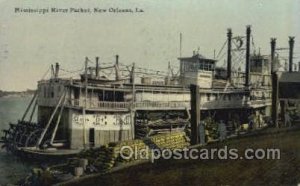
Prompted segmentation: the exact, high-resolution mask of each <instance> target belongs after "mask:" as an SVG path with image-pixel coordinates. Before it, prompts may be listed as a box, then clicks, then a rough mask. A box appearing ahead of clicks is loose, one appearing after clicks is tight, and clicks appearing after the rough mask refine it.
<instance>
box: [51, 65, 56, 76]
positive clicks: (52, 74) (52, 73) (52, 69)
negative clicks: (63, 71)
mask: <svg viewBox="0 0 300 186" xmlns="http://www.w3.org/2000/svg"><path fill="white" fill-rule="evenodd" d="M54 76H55V73H54V67H53V65H52V64H51V78H53V77H54Z"/></svg>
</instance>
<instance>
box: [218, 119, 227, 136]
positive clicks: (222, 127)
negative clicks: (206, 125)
mask: <svg viewBox="0 0 300 186" xmlns="http://www.w3.org/2000/svg"><path fill="white" fill-rule="evenodd" d="M218 130H219V134H220V141H223V140H225V139H226V136H227V131H226V125H225V123H224V122H223V120H221V121H220V123H219V126H218Z"/></svg>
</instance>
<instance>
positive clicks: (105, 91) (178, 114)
mask: <svg viewBox="0 0 300 186" xmlns="http://www.w3.org/2000/svg"><path fill="white" fill-rule="evenodd" d="M243 38H244V40H245V41H246V47H245V48H241V50H243V54H245V71H243V72H242V71H241V70H232V69H233V68H232V51H233V49H232V48H234V47H232V43H233V40H234V39H236V38H235V37H233V36H232V32H231V30H230V29H228V33H227V42H226V43H227V48H228V50H227V69H225V68H219V67H217V66H216V64H217V60H216V59H209V58H206V57H204V56H202V55H201V54H199V53H197V52H194V53H193V55H192V56H191V57H179V58H178V60H179V71H178V73H177V74H174V73H172V70H171V67H170V66H169V68H168V73H167V74H164V75H160V74H159V73H158V72H155V71H150V70H149V71H146V72H147V73H145V72H144V71H142V68H138V67H137V66H136V65H135V64H132V65H124V64H122V63H119V56H118V55H117V56H116V58H115V62H114V64H112V65H105V63H102V62H101V61H100V59H99V58H98V57H96V58H95V61H91V60H89V59H88V58H86V61H85V68H84V72H83V73H81V74H79V76H78V78H61V77H60V72H61V71H62V68H61V67H60V65H59V64H58V63H56V64H55V66H52V68H51V72H52V73H51V78H50V79H46V80H45V79H43V80H40V81H39V82H38V86H37V91H36V92H35V94H34V96H33V98H32V100H31V102H30V104H29V105H28V108H27V109H26V111H25V113H24V115H23V117H22V118H21V119H20V120H19V122H18V123H16V124H10V127H9V129H7V130H4V131H3V132H4V136H3V137H2V142H3V143H4V147H5V148H6V149H7V150H8V151H10V152H13V153H14V154H20V155H24V154H37V155H47V156H56V157H57V156H69V155H74V154H77V153H79V152H80V151H82V150H83V149H88V148H95V147H99V146H102V145H106V144H108V143H111V142H118V141H123V140H131V139H138V138H145V137H149V136H152V135H156V134H159V133H168V132H172V131H185V132H186V134H187V136H188V135H189V133H190V132H189V130H190V110H191V106H190V105H191V91H190V85H191V84H193V85H198V86H199V87H200V88H199V94H200V95H199V96H200V115H201V119H203V120H204V121H205V120H207V121H211V120H214V121H216V122H218V121H221V120H222V121H224V122H225V124H226V127H227V130H228V132H232V133H235V132H236V131H237V130H241V129H242V128H243V126H244V125H243V124H245V123H248V122H249V116H250V115H253V116H255V118H258V120H257V121H258V122H257V123H258V124H257V126H256V128H259V127H263V126H264V125H265V122H264V118H267V117H268V116H270V115H271V95H272V89H271V60H270V56H263V55H261V54H254V53H253V52H251V50H250V46H251V39H250V38H251V28H250V27H247V30H246V36H245V37H243ZM241 44H242V43H241ZM224 46H226V45H224ZM238 47H241V46H238ZM91 64H93V65H91ZM107 71H110V72H111V74H108V73H107ZM126 72H127V73H126ZM35 112H37V121H36V122H33V116H34V113H35Z"/></svg>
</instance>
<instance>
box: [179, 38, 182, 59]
mask: <svg viewBox="0 0 300 186" xmlns="http://www.w3.org/2000/svg"><path fill="white" fill-rule="evenodd" d="M181 55H182V33H180V35H179V57H181Z"/></svg>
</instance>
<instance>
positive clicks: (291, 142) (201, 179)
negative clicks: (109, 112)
mask: <svg viewBox="0 0 300 186" xmlns="http://www.w3.org/2000/svg"><path fill="white" fill-rule="evenodd" d="M299 139H300V131H299V130H296V131H288V130H286V131H284V132H280V133H278V132H274V133H272V134H268V135H262V136H259V135H255V136H249V137H247V138H241V139H232V140H229V141H226V142H220V143H216V144H213V145H210V146H208V147H207V148H212V146H213V147H217V148H222V147H224V146H227V147H228V148H236V149H238V150H239V152H242V151H244V150H245V148H246V147H251V148H253V149H259V148H263V149H266V148H278V149H280V151H281V158H280V159H275V160H266V159H264V160H259V159H253V160H245V159H237V160H220V159H214V160H163V161H157V162H155V163H146V164H142V165H139V166H134V167H130V168H127V169H124V170H120V171H117V172H114V173H111V174H108V175H104V176H98V177H94V178H90V179H84V180H78V181H76V182H72V183H70V184H65V185H95V184H97V185H102V184H103V185H199V184H200V185H241V184H243V185H297V184H298V183H300V151H299V149H300V143H299V142H298V141H299Z"/></svg>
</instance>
